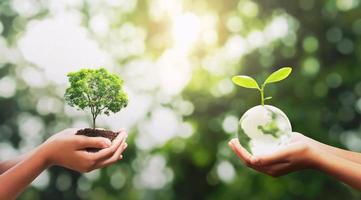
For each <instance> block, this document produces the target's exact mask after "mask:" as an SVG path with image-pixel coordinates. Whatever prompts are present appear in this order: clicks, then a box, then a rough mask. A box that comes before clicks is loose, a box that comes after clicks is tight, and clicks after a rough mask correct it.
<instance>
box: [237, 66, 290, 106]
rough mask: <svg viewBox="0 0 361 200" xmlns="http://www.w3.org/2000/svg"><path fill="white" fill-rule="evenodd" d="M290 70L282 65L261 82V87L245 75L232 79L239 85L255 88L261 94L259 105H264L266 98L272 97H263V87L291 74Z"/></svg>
mask: <svg viewBox="0 0 361 200" xmlns="http://www.w3.org/2000/svg"><path fill="white" fill-rule="evenodd" d="M291 72H292V68H291V67H283V68H281V69H279V70H277V71H275V72H273V73H272V74H271V75H269V76H268V77H267V79H266V80H265V81H264V82H263V84H262V85H261V87H260V86H259V85H258V84H257V82H256V81H255V80H254V79H253V78H251V77H249V76H245V75H239V76H233V77H232V81H233V83H235V84H236V85H238V86H241V87H245V88H251V89H257V90H258V91H259V92H260V94H261V105H264V102H265V101H266V100H269V99H271V98H272V97H266V98H265V97H264V88H265V86H266V84H268V83H275V82H278V81H282V80H283V79H285V78H287V77H288V76H289V75H290V74H291Z"/></svg>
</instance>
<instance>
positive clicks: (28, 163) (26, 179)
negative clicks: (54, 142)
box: [0, 147, 47, 200]
mask: <svg viewBox="0 0 361 200" xmlns="http://www.w3.org/2000/svg"><path fill="white" fill-rule="evenodd" d="M46 167H47V163H46V160H45V159H44V155H43V152H42V151H41V147H39V148H38V149H37V150H36V151H33V152H32V153H30V155H29V156H27V158H26V159H24V160H23V161H21V162H19V163H18V164H16V165H15V166H13V167H12V168H10V169H9V170H7V171H6V172H5V173H3V174H2V175H0V185H1V187H0V199H1V200H2V199H15V198H16V197H17V196H18V195H19V194H20V193H21V192H22V191H23V190H24V189H25V188H26V187H27V186H28V185H29V184H30V183H31V182H32V181H33V180H34V179H35V178H36V177H37V176H38V175H39V174H40V173H41V172H42V171H43V170H44V169H46Z"/></svg>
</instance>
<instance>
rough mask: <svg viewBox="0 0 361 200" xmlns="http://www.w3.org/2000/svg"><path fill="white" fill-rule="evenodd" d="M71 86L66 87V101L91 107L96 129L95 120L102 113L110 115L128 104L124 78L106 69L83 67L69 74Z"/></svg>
mask: <svg viewBox="0 0 361 200" xmlns="http://www.w3.org/2000/svg"><path fill="white" fill-rule="evenodd" d="M68 78H69V82H70V87H69V88H67V89H66V92H65V95H64V96H65V101H66V102H67V103H68V104H69V105H70V106H76V107H78V109H81V110H84V109H85V108H90V112H91V114H92V120H93V129H95V120H96V118H97V117H98V115H100V114H103V113H104V114H105V115H107V116H109V114H110V112H112V113H116V112H119V111H120V110H121V109H122V108H124V107H126V106H127V104H128V97H127V94H126V93H125V92H124V91H123V80H122V79H121V78H120V77H119V76H117V75H116V74H111V73H109V72H108V71H107V70H106V69H104V68H100V69H82V70H80V71H78V72H72V73H69V74H68Z"/></svg>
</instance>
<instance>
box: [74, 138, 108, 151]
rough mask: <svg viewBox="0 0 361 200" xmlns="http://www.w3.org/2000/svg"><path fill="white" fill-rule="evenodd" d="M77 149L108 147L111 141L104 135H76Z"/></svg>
mask: <svg viewBox="0 0 361 200" xmlns="http://www.w3.org/2000/svg"><path fill="white" fill-rule="evenodd" d="M74 138H76V141H77V143H76V146H77V149H85V148H99V149H103V148H107V147H109V146H110V145H111V141H110V140H109V139H107V138H104V137H87V136H83V135H75V136H74Z"/></svg>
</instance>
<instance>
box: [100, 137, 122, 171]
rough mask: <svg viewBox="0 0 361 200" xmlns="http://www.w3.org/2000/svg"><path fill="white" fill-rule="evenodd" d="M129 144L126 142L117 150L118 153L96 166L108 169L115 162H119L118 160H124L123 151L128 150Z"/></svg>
mask: <svg viewBox="0 0 361 200" xmlns="http://www.w3.org/2000/svg"><path fill="white" fill-rule="evenodd" d="M127 146H128V144H127V143H126V142H125V141H124V142H123V143H122V144H121V146H120V147H119V148H118V149H117V151H116V152H115V153H114V154H113V155H112V156H111V157H110V158H108V159H106V160H104V161H101V162H100V163H98V164H97V165H96V168H102V167H107V166H109V165H111V164H113V163H115V162H117V161H118V160H121V159H123V156H122V155H121V154H122V153H123V151H124V150H125V149H126V148H127Z"/></svg>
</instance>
